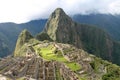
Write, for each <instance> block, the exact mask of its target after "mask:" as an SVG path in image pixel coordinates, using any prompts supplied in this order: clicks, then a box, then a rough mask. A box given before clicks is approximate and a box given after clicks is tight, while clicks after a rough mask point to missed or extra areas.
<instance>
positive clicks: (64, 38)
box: [44, 8, 120, 64]
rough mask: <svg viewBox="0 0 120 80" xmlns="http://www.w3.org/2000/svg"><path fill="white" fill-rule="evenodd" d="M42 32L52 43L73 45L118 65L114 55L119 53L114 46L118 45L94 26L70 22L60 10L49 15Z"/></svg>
mask: <svg viewBox="0 0 120 80" xmlns="http://www.w3.org/2000/svg"><path fill="white" fill-rule="evenodd" d="M44 32H46V33H47V34H48V35H49V36H50V38H51V39H53V40H54V41H57V42H61V43H69V44H73V45H75V46H76V47H78V48H82V49H84V50H86V51H87V52H89V53H91V54H94V55H96V56H99V57H102V58H103V59H107V60H109V61H112V62H115V63H117V64H120V61H116V60H115V55H116V54H119V52H120V51H119V50H118V49H117V51H115V49H116V47H115V45H117V46H119V44H115V42H114V41H113V40H112V39H111V38H110V37H109V35H108V34H107V33H106V32H105V31H103V30H101V29H99V28H97V27H95V26H90V25H86V24H79V23H76V22H74V21H72V19H71V18H70V17H69V16H68V15H66V14H65V12H64V11H63V10H62V9H60V8H58V9H56V10H55V11H54V12H53V13H52V14H51V16H50V18H49V19H48V21H47V23H46V27H45V29H44ZM113 46H114V47H113ZM113 48H115V49H113ZM117 48H120V47H117ZM113 55H114V56H113Z"/></svg>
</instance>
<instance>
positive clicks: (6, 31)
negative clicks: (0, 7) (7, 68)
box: [0, 19, 47, 57]
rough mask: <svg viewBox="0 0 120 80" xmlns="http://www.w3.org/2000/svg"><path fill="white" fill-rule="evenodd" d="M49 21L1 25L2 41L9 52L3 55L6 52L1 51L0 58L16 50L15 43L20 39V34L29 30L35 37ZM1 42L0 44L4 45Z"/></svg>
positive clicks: (0, 36)
mask: <svg viewBox="0 0 120 80" xmlns="http://www.w3.org/2000/svg"><path fill="white" fill-rule="evenodd" d="M46 21H47V20H42V19H41V20H34V21H30V22H28V23H23V24H15V23H0V39H1V40H2V41H3V42H4V43H5V44H6V46H7V48H8V49H9V52H7V51H6V54H5V53H3V52H4V50H3V49H1V51H0V57H3V54H4V56H6V55H8V54H11V53H12V52H13V50H14V48H15V43H16V40H17V38H18V35H19V33H20V32H21V31H22V30H23V29H28V30H29V31H30V32H31V33H32V34H33V35H35V34H37V33H39V32H40V31H42V30H43V26H44V25H45V23H46ZM3 42H0V44H3Z"/></svg>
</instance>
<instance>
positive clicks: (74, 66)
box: [65, 62, 80, 71]
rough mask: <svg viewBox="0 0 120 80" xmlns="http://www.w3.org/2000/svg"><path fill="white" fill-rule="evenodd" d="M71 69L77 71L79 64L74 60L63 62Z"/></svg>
mask: <svg viewBox="0 0 120 80" xmlns="http://www.w3.org/2000/svg"><path fill="white" fill-rule="evenodd" d="M65 64H66V65H67V66H68V67H69V68H70V69H71V70H72V71H77V70H79V69H80V65H79V64H77V63H76V62H66V63H65Z"/></svg>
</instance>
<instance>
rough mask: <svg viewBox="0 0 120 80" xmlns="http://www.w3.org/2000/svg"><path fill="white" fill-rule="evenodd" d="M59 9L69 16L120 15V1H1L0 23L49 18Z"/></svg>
mask: <svg viewBox="0 0 120 80" xmlns="http://www.w3.org/2000/svg"><path fill="white" fill-rule="evenodd" d="M58 7H60V8H63V10H64V11H65V12H66V13H67V14H68V15H75V14H90V13H93V12H94V13H105V14H120V0H0V23H2V22H14V23H25V22H28V21H31V20H36V19H44V18H48V17H49V15H50V14H51V13H52V12H53V11H54V10H55V9H56V8H58Z"/></svg>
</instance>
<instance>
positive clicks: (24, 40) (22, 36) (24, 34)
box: [14, 29, 33, 56]
mask: <svg viewBox="0 0 120 80" xmlns="http://www.w3.org/2000/svg"><path fill="white" fill-rule="evenodd" d="M32 38H33V36H32V35H31V34H30V33H29V32H28V31H27V30H26V29H25V30H23V31H22V32H21V33H20V35H19V37H18V40H17V43H16V47H15V51H14V56H16V55H17V54H19V50H20V49H21V48H22V46H23V45H24V44H25V43H27V42H28V41H29V40H30V39H32Z"/></svg>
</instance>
